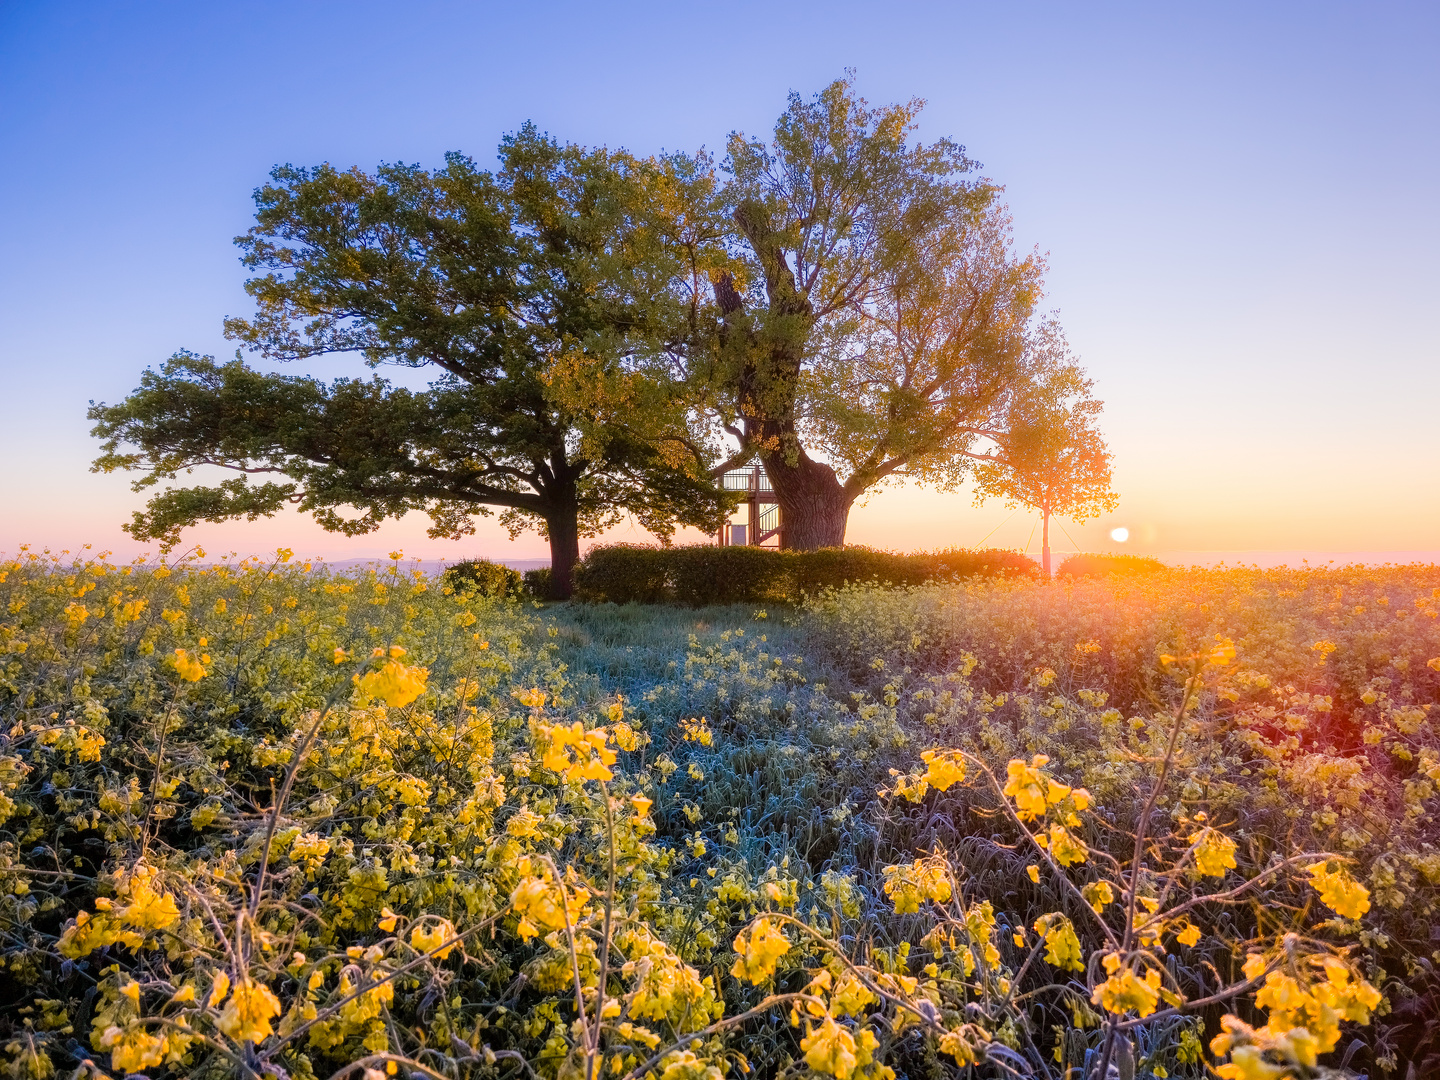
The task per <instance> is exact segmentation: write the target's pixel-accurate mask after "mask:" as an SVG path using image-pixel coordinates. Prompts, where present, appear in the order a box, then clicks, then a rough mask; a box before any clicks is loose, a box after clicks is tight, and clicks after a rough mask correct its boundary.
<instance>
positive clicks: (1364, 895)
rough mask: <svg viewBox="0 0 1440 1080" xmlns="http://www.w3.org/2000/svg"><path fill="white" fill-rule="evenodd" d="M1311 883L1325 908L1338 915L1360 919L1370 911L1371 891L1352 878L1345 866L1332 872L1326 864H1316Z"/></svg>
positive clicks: (1312, 869)
mask: <svg viewBox="0 0 1440 1080" xmlns="http://www.w3.org/2000/svg"><path fill="white" fill-rule="evenodd" d="M1310 881H1311V883H1312V884H1313V885H1314V886H1315V889H1316V891H1318V892H1319V893H1320V899H1321V900H1322V901H1323V902H1324V904H1325V906H1326V907H1328V908H1329V909H1330V910H1331V911H1333V912H1335V913H1336V914H1337V915H1343V916H1344V917H1345V918H1347V919H1358V918H1360V916H1362V915H1364V914H1365V913H1366V912H1367V911H1369V910H1370V890H1369V889H1367V888H1365V886H1364V885H1361V884H1360V883H1359V882H1358V881H1356V880H1355V879H1354V878H1352V877H1351V876H1350V874H1349V873H1348V872H1347V871H1346V870H1345V868H1344V867H1343V866H1342V867H1341V868H1340V869H1338V870H1335V871H1333V872H1332V871H1330V870H1329V869H1327V866H1326V864H1325V863H1316V864H1315V865H1314V866H1312V867H1310Z"/></svg>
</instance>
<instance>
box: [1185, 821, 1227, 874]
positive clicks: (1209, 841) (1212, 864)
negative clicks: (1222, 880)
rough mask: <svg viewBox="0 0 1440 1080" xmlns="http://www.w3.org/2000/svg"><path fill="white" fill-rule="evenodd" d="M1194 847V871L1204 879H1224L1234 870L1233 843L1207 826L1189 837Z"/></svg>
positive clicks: (1216, 830)
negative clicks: (1229, 871)
mask: <svg viewBox="0 0 1440 1080" xmlns="http://www.w3.org/2000/svg"><path fill="white" fill-rule="evenodd" d="M1190 843H1191V844H1193V845H1195V869H1196V871H1197V872H1198V873H1200V874H1202V875H1204V876H1206V877H1224V876H1225V871H1226V870H1234V869H1235V841H1234V840H1231V839H1230V837H1228V836H1226V835H1225V834H1224V833H1222V832H1220V831H1219V830H1218V829H1212V828H1210V827H1209V826H1208V825H1207V826H1206V827H1205V828H1203V829H1200V830H1199V831H1198V832H1196V833H1194V834H1193V835H1191V837H1190Z"/></svg>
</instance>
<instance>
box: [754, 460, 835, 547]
mask: <svg viewBox="0 0 1440 1080" xmlns="http://www.w3.org/2000/svg"><path fill="white" fill-rule="evenodd" d="M761 461H762V462H764V465H765V475H766V476H768V477H769V478H770V486H771V487H772V488H774V489H775V499H776V501H777V502H778V503H779V504H780V521H781V522H782V527H781V533H780V546H781V547H782V548H790V549H793V550H795V551H814V550H815V549H816V548H825V547H842V546H844V544H845V525H846V523H847V522H848V521H849V519H850V505H851V503H852V502H853V501H854V500H853V499H851V497H850V495H849V493H848V492H846V490H845V488H844V487H843V486H842V485H841V484H840V481H839V480H837V479H836V478H835V470H834V469H832V468H830V466H829V465H825V464H823V463H821V462H819V461H814V460H812V459H811V458H810V457H809V456H807V455H806V453H805V451H803V450H801V451H800V457H799V460H798V461H797V462H796V463H795V464H794V465H790V464H788V463H787V462H786V461H785V455H784V454H783V453H781V452H777V453H774V454H769V455H761Z"/></svg>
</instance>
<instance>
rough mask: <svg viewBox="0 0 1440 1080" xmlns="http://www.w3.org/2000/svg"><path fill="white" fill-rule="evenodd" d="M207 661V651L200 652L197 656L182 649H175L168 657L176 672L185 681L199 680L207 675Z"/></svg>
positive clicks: (208, 656)
mask: <svg viewBox="0 0 1440 1080" xmlns="http://www.w3.org/2000/svg"><path fill="white" fill-rule="evenodd" d="M209 662H210V654H209V653H201V654H200V655H199V656H198V657H197V656H193V655H191V654H190V653H189V652H187V651H186V650H184V649H176V650H175V654H174V655H173V656H172V657H171V658H170V664H171V666H172V667H174V668H175V672H176V674H178V675H179V676H180V678H182V679H184V680H185V681H186V682H199V681H200V680H201V679H203V678H204V677H205V676H206V675H208V674H209V670H208V669H207V668H206V667H205V665H206V664H208V663H209Z"/></svg>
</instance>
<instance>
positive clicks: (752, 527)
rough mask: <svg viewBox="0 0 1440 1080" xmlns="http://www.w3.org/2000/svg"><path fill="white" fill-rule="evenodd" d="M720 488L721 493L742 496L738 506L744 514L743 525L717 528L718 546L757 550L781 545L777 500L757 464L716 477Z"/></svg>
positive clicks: (726, 525)
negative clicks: (738, 546)
mask: <svg viewBox="0 0 1440 1080" xmlns="http://www.w3.org/2000/svg"><path fill="white" fill-rule="evenodd" d="M720 487H721V488H722V489H723V490H725V491H739V492H742V493H743V496H742V499H741V503H740V507H741V512H742V513H743V514H744V515H745V521H744V522H735V521H727V522H725V524H724V525H722V526H721V527H720V533H719V536H718V539H719V541H720V546H721V547H728V546H729V545H731V544H740V545H750V546H752V547H760V546H762V545H764V544H766V543H768V542H770V541H772V540H773V541H774V542H775V546H776V547H779V546H781V543H782V530H783V529H784V527H785V526H784V522H782V521H781V520H780V501H779V500H778V499H777V498H776V497H775V489H774V488H772V487H771V486H770V477H768V476H766V475H765V470H764V468H763V467H761V466H760V465H750V466H748V467H746V468H744V469H732V470H731V471H730V472H727V473H724V474H722V475H721V477H720Z"/></svg>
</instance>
